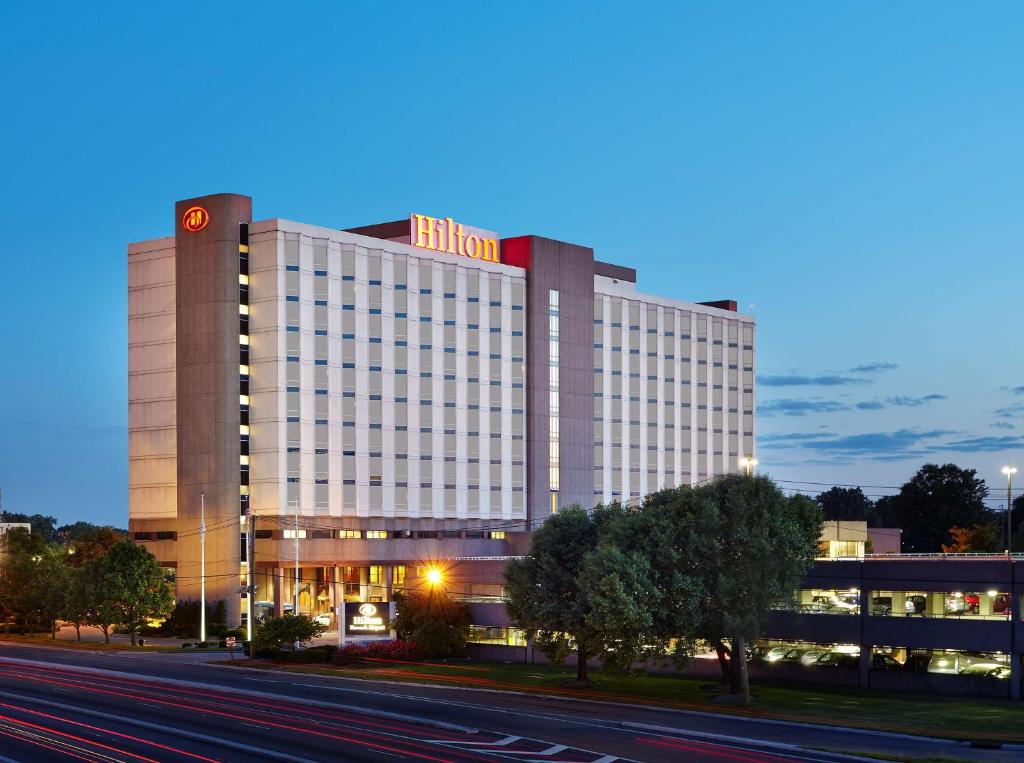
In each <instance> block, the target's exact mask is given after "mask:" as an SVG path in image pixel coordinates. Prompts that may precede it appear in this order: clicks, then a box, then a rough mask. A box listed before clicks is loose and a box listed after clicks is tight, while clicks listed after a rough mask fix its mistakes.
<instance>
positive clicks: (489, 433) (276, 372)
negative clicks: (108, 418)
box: [249, 220, 526, 521]
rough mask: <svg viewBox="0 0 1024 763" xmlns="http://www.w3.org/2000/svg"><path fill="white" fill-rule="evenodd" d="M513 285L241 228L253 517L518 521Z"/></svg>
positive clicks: (359, 245)
mask: <svg viewBox="0 0 1024 763" xmlns="http://www.w3.org/2000/svg"><path fill="white" fill-rule="evenodd" d="M524 277H525V273H524V271H522V270H521V269H519V268H514V267H507V266H504V265H499V264H492V263H483V262H480V261H479V260H471V259H468V258H465V257H456V256H452V255H448V254H444V253H440V254H438V253H434V252H430V251H427V250H424V249H419V248H415V247H412V246H409V245H407V244H402V243H398V242H392V241H386V240H381V239H376V238H369V237H366V236H360V235H356V234H352V233H346V232H343V231H337V230H331V229H327V228H318V227H314V226H309V225H304V224H300V223H294V222H289V221H285V220H269V221H264V222H258V223H253V224H252V225H251V226H250V229H249V306H250V307H249V309H250V318H249V321H250V324H249V325H250V349H249V352H250V363H249V365H250V400H251V409H250V425H251V426H250V438H251V439H250V475H251V476H250V501H251V504H252V507H253V509H254V511H255V512H256V513H257V514H258V515H271V514H278V513H280V514H290V513H293V512H294V511H295V509H296V507H297V508H298V510H299V513H300V514H302V515H305V516H311V515H312V516H324V517H371V518H372V517H381V518H402V517H409V518H423V519H467V520H507V521H511V520H522V519H524V518H525V503H524V490H525V484H524V483H525V473H526V469H525V460H526V453H525V437H524V435H525V431H524V427H525V415H524V406H525V403H524V399H525V391H524V389H523V385H524V360H523V358H524V353H525V346H524V342H525V337H524V333H525V327H524V310H523V302H524V294H525V287H524V284H525V281H524Z"/></svg>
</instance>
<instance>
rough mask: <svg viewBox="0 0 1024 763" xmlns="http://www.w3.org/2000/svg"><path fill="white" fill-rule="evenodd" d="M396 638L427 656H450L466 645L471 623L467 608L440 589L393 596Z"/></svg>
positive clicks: (471, 619)
mask: <svg viewBox="0 0 1024 763" xmlns="http://www.w3.org/2000/svg"><path fill="white" fill-rule="evenodd" d="M395 602H396V609H397V615H396V617H395V622H394V624H393V627H394V629H395V633H397V634H398V637H399V638H401V639H404V640H407V641H411V642H413V643H414V644H416V645H417V646H418V647H420V648H421V649H422V650H423V653H424V655H425V656H427V657H430V658H435V659H436V658H444V657H451V656H452V655H454V654H458V653H459V652H461V651H462V649H463V647H465V646H466V639H467V638H468V637H469V626H470V625H471V624H472V622H473V618H472V615H471V614H470V612H469V607H468V606H466V604H465V603H463V602H461V601H452V600H451V598H449V596H448V594H446V593H445V592H444V591H442V590H435V589H433V588H431V589H430V590H429V591H426V592H418V591H417V592H412V593H400V594H396V595H395Z"/></svg>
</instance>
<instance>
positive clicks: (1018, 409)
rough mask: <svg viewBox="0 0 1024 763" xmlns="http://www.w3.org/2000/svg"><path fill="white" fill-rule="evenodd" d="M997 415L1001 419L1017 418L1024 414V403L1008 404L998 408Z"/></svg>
mask: <svg viewBox="0 0 1024 763" xmlns="http://www.w3.org/2000/svg"><path fill="white" fill-rule="evenodd" d="M996 416H998V417H999V418H1001V419H1016V418H1019V417H1020V416H1024V403H1016V404H1014V405H1007V406H1005V407H1003V408H996Z"/></svg>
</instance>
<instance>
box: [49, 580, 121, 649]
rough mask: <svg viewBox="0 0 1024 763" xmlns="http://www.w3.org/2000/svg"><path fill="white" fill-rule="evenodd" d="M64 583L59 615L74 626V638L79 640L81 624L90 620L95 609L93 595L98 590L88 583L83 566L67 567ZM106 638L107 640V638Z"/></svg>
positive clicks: (86, 623)
mask: <svg viewBox="0 0 1024 763" xmlns="http://www.w3.org/2000/svg"><path fill="white" fill-rule="evenodd" d="M66 585H67V594H66V596H65V598H64V611H63V612H62V614H61V617H62V618H63V619H64V620H67V621H68V622H69V623H71V624H72V625H74V626H75V638H76V639H77V640H78V641H81V640H82V626H83V625H88V624H89V623H90V622H92V619H93V612H94V611H95V599H94V596H95V594H96V593H98V591H97V589H96V588H95V587H94V586H92V585H90V581H89V575H88V570H87V568H85V567H69V568H68V569H67V582H66ZM107 640H108V641H109V638H108V639H107Z"/></svg>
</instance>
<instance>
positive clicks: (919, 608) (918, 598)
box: [904, 594, 928, 615]
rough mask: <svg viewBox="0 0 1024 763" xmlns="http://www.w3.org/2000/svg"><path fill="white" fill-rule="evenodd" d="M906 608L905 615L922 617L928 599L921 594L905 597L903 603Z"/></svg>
mask: <svg viewBox="0 0 1024 763" xmlns="http://www.w3.org/2000/svg"><path fill="white" fill-rule="evenodd" d="M904 603H905V604H906V608H907V615H924V611H925V610H926V609H927V608H928V599H926V598H925V597H924V596H923V595H921V594H913V595H911V596H908V597H907V600H906V601H905V602H904Z"/></svg>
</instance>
